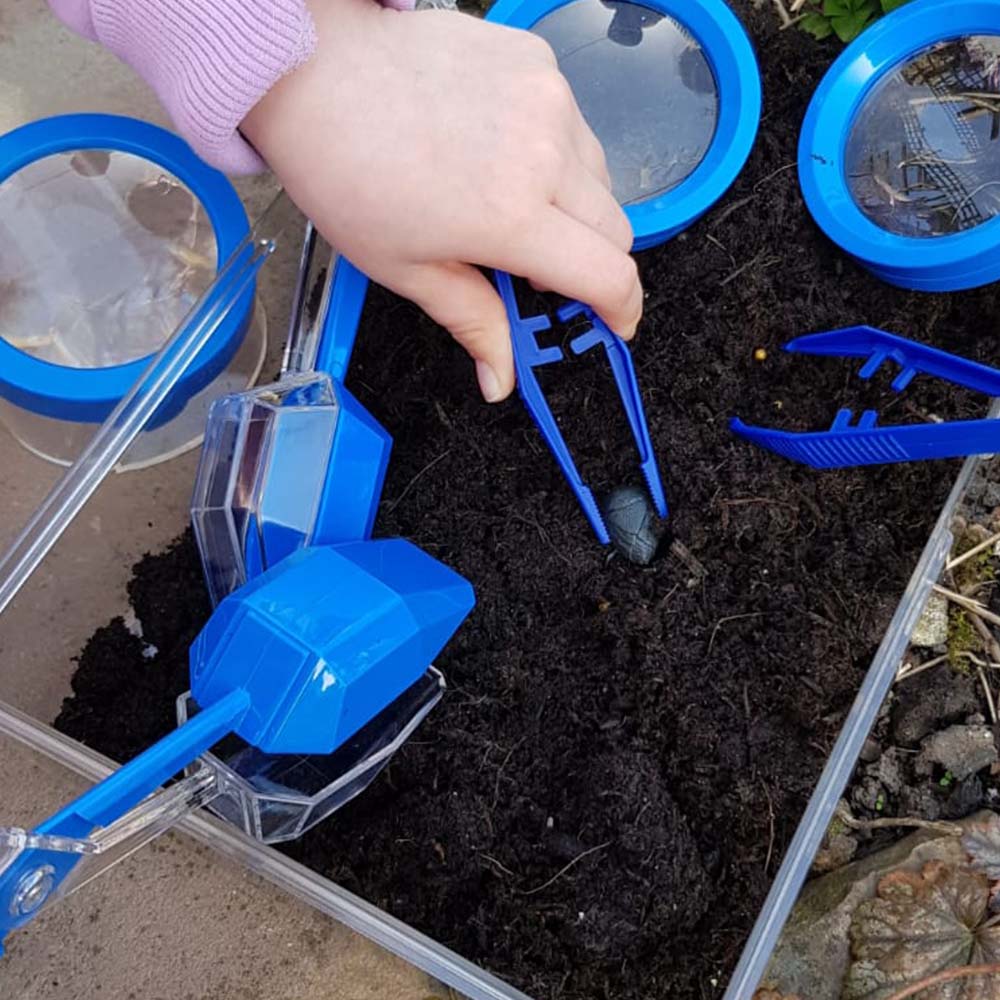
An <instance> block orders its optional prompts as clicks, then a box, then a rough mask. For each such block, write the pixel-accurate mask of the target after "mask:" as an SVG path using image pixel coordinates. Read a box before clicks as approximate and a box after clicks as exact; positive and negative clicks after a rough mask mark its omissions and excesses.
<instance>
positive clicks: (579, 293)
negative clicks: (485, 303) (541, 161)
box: [496, 208, 642, 340]
mask: <svg viewBox="0 0 1000 1000" xmlns="http://www.w3.org/2000/svg"><path fill="white" fill-rule="evenodd" d="M496 266H499V267H500V268H502V269H503V270H505V271H510V272H511V273H512V274H518V275H521V276H522V277H525V278H527V279H528V280H529V281H532V282H534V283H535V284H537V285H539V286H541V287H542V288H549V289H551V290H552V291H553V292H557V293H558V294H560V295H565V296H566V297H567V298H570V299H578V300H579V301H580V302H586V303H587V304H588V305H590V306H592V307H593V308H594V309H595V310H596V312H597V313H598V315H599V316H600V317H601V318H602V319H603V320H604V322H605V323H607V324H608V326H610V327H611V329H612V330H614V331H615V332H616V333H618V334H619V335H620V336H622V337H624V338H625V339H626V340H629V339H631V338H632V336H633V335H634V334H635V330H636V327H637V326H638V325H639V320H640V319H641V318H642V285H641V284H640V283H639V273H638V270H637V268H636V265H635V261H634V260H633V259H632V258H631V257H630V256H629V254H628V253H626V252H625V251H624V250H622V249H621V247H620V246H616V245H615V244H614V243H613V242H612V241H611V240H610V239H608V238H607V237H606V236H604V235H602V234H601V233H599V232H596V231H595V230H594V229H591V228H590V227H589V226H586V225H584V224H583V223H582V222H580V221H578V220H577V219H574V218H571V217H570V216H569V215H567V214H566V213H565V212H562V211H560V210H559V209H557V208H550V209H549V210H548V211H546V212H543V213H542V214H541V215H540V216H539V217H538V218H537V219H536V220H535V221H534V223H533V225H532V227H531V230H530V232H527V233H524V234H523V238H522V240H521V242H520V245H519V246H518V247H517V248H516V249H515V250H513V251H510V250H509V249H507V248H502V249H501V253H500V259H499V260H497V261H496Z"/></svg>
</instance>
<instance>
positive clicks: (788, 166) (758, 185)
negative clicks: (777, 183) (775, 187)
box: [753, 163, 796, 194]
mask: <svg viewBox="0 0 1000 1000" xmlns="http://www.w3.org/2000/svg"><path fill="white" fill-rule="evenodd" d="M795 167H796V164H794V163H786V164H785V165H784V166H783V167H778V169H777V170H772V171H771V172H770V173H769V174H768V175H767V176H766V177H762V178H761V179H760V180H759V181H757V183H756V184H754V186H753V189H754V193H755V194H756V193H757V192H758V191H759V190H760V189H761V188H762V187H764V185H765V184H767V182H768V181H773V180H774V178H775V177H777V176H778V175H779V174H784V173H787V172H788V171H789V170H794V169H795Z"/></svg>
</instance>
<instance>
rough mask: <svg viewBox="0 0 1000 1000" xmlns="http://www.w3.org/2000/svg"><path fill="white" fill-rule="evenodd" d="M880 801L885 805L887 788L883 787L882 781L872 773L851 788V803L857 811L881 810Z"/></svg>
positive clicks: (875, 811)
mask: <svg viewBox="0 0 1000 1000" xmlns="http://www.w3.org/2000/svg"><path fill="white" fill-rule="evenodd" d="M880 802H882V804H883V806H884V804H885V790H884V789H883V788H882V782H881V781H879V780H878V778H875V777H872V775H870V774H869V775H866V776H865V777H864V778H862V779H861V781H859V782H857V784H855V786H854V787H853V788H852V789H851V805H852V806H853V807H854V810H855V811H856V812H867V813H877V812H881V811H882V810H881V809H880V808H879V803H880Z"/></svg>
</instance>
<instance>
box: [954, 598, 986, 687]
mask: <svg viewBox="0 0 1000 1000" xmlns="http://www.w3.org/2000/svg"><path fill="white" fill-rule="evenodd" d="M982 649H983V640H982V637H981V636H980V635H979V633H978V632H977V631H976V628H975V626H974V625H973V624H972V622H971V621H970V620H969V616H968V614H967V613H966V612H965V611H963V610H962V609H961V608H954V607H953V608H952V609H951V613H950V614H949V616H948V662H949V663H950V664H951V667H952V669H954V670H957V671H959V672H965V671H967V670H968V669H969V667H968V664H967V663H966V661H965V657H964V656H963V654H964V653H981V652H982Z"/></svg>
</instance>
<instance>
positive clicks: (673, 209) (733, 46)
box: [487, 0, 761, 249]
mask: <svg viewBox="0 0 1000 1000" xmlns="http://www.w3.org/2000/svg"><path fill="white" fill-rule="evenodd" d="M584 5H592V6H593V7H594V8H596V9H597V10H599V11H603V12H605V16H606V20H607V22H608V24H609V25H610V24H611V23H612V22H613V21H614V18H615V15H616V13H620V12H622V11H623V10H628V9H629V8H631V9H632V11H635V10H640V9H645V10H646V11H648V12H649V14H650V15H652V16H651V17H650V19H649V20H650V21H652V22H653V24H654V27H653V28H652V32H651V35H652V34H655V33H656V32H660V33H661V36H662V34H663V31H664V29H667V31H669V26H670V23H671V22H673V24H674V25H676V26H677V27H678V28H679V29H680V30H681V31H683V32H684V33H686V34H687V35H688V36H689V37H690V39H691V42H692V43H693V46H692V47H693V48H694V50H695V52H698V53H700V55H701V57H703V58H704V60H705V64H706V65H707V67H708V68H709V69H710V71H711V74H712V78H713V81H714V85H715V91H716V94H717V99H718V107H717V115H716V121H715V123H714V130H713V133H712V136H711V139H710V141H708V142H707V148H706V149H705V150H704V155H703V156H702V158H701V160H700V162H698V164H697V166H695V167H693V168H692V169H691V170H690V172H688V173H687V174H686V176H684V177H683V179H681V180H680V181H679V182H678V183H676V184H675V185H673V186H670V187H668V188H667V189H666V190H663V191H662V193H659V194H657V193H654V194H652V195H651V196H650V197H648V198H646V199H644V200H640V201H637V202H632V203H628V204H625V206H624V207H625V212H626V214H627V215H628V217H629V219H630V221H631V222H632V228H633V230H634V232H635V244H634V246H635V248H636V249H642V248H645V247H649V246H654V245H656V244H658V243H662V242H664V241H665V240H667V239H670V238H671V237H672V236H674V235H676V234H677V233H678V232H680V231H681V230H682V229H684V228H686V227H687V226H689V225H690V224H691V223H692V222H694V221H695V220H696V219H697V218H698V217H699V216H701V215H702V214H703V213H704V212H705V211H706V210H707V209H708V208H709V207H710V206H711V205H712V204H713V203H714V202H715V201H716V200H718V198H719V197H721V196H722V194H723V193H724V192H725V191H726V190H727V189H728V188H729V186H730V185H731V184H732V182H733V181H734V180H735V178H736V176H737V174H738V173H739V171H740V170H741V169H742V168H743V166H744V164H745V163H746V159H747V157H748V156H749V154H750V150H751V148H752V146H753V142H754V139H755V138H756V134H757V127H758V124H759V121H760V107H761V83H760V73H759V70H758V68H757V61H756V58H755V56H754V53H753V48H752V46H751V44H750V40H749V38H748V37H747V34H746V32H745V30H744V28H743V26H742V24H741V23H740V21H739V19H738V18H737V17H736V15H735V14H734V13H733V12H732V11H731V10H730V8H729V7H728V5H727V4H726V3H725V2H724V0H644V2H643V3H641V4H632V3H615V2H614V0H603V2H602V0H498V2H497V3H496V4H495V5H494V6H493V7H492V8H491V9H490V11H489V13H488V14H487V19H488V20H491V21H496V22H497V23H501V24H506V25H508V26H510V27H517V28H525V29H532V30H533V29H535V28H537V27H540V26H543V22H545V21H546V19H547V18H550V17H551V15H553V14H554V12H556V11H560V10H562V9H564V8H566V9H567V10H566V15H567V16H568V15H569V10H568V8H572V7H574V6H578V7H583V6H584ZM657 18H662V19H663V21H664V22H665V24H663V27H656V26H655V24H656V20H655V19H657ZM547 23H549V24H551V23H553V22H552V21H548V22H547ZM639 27H642V25H639ZM539 33H540V34H543V36H544V31H541V32H539ZM622 44H626V43H622ZM575 56H576V58H577V59H578V58H579V53H577V54H575ZM689 69H690V70H691V75H696V74H697V70H698V66H697V60H692V64H691V66H690V67H689ZM571 82H572V81H571ZM577 97H578V99H579V98H580V97H581V95H580V94H578V95H577ZM581 103H582V102H581ZM583 111H584V114H585V116H586V115H587V108H586V107H583ZM594 124H595V123H594V122H593V121H591V125H592V127H594ZM595 132H597V134H598V138H603V137H602V136H601V134H600V133H601V129H600V128H599V127H598V128H595ZM609 160H611V156H610V155H609Z"/></svg>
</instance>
